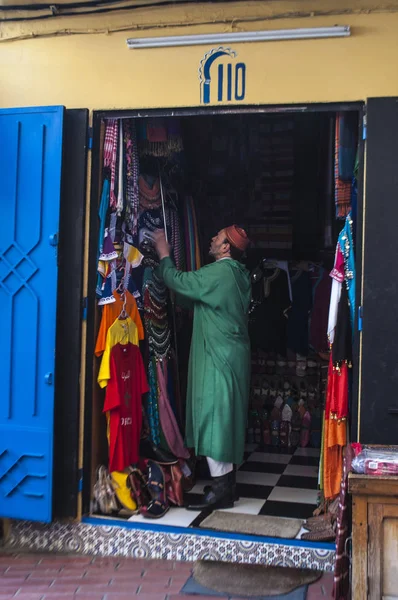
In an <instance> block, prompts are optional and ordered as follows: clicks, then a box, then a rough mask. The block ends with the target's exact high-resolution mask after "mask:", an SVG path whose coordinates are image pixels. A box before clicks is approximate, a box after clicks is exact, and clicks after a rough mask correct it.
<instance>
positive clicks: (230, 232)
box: [225, 225, 250, 252]
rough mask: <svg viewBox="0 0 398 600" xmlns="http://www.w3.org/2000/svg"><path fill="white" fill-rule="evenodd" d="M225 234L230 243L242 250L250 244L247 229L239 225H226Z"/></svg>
mask: <svg viewBox="0 0 398 600" xmlns="http://www.w3.org/2000/svg"><path fill="white" fill-rule="evenodd" d="M225 235H226V237H227V240H228V241H229V243H230V244H231V245H232V246H234V247H235V248H237V249H238V250H241V251H242V252H244V251H245V250H246V248H247V247H248V245H249V244H250V240H249V238H248V237H247V233H246V231H245V230H244V229H242V228H241V227H238V226H237V225H230V226H229V227H226V228H225Z"/></svg>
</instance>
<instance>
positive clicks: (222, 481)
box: [186, 473, 235, 511]
mask: <svg viewBox="0 0 398 600" xmlns="http://www.w3.org/2000/svg"><path fill="white" fill-rule="evenodd" d="M206 487H209V488H210V489H208V490H207V491H206V492H205V494H204V496H203V500H202V502H200V503H199V504H189V505H188V506H187V507H186V508H187V510H199V511H201V510H205V509H206V508H211V509H213V510H222V509H226V508H233V506H234V501H235V499H234V493H233V473H228V474H227V475H223V476H222V477H213V483H212V485H211V486H206Z"/></svg>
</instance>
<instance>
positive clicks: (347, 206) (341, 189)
mask: <svg viewBox="0 0 398 600" xmlns="http://www.w3.org/2000/svg"><path fill="white" fill-rule="evenodd" d="M345 122H346V121H345V117H344V115H343V114H338V115H337V116H336V130H335V162H334V189H335V204H336V219H345V218H346V217H347V215H348V214H349V212H350V210H351V181H352V177H353V174H354V173H353V170H354V162H353V163H352V169H351V176H350V177H348V180H347V178H346V177H345V176H346V175H347V169H348V165H347V163H348V160H347V156H348V154H349V152H350V149H349V148H347V147H345V146H344V144H345V143H346V138H345V136H344V127H345V126H344V123H345ZM346 151H347V152H346ZM354 161H355V148H354ZM341 175H344V178H342V177H341Z"/></svg>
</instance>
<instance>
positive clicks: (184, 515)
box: [129, 445, 320, 527]
mask: <svg viewBox="0 0 398 600" xmlns="http://www.w3.org/2000/svg"><path fill="white" fill-rule="evenodd" d="M319 456H320V450H319V449H315V448H297V449H295V450H294V449H279V448H272V447H267V448H259V447H257V446H255V445H249V446H247V448H246V454H245V462H244V463H243V464H242V465H241V467H240V469H239V471H238V472H237V477H236V479H237V491H238V494H239V497H240V500H239V501H238V502H236V503H235V506H234V508H232V509H229V511H230V512H235V513H245V514H250V515H273V516H278V517H290V518H299V519H306V518H307V517H310V516H311V515H312V513H313V511H314V510H315V508H316V502H317V495H318V492H317V488H318V469H319ZM208 483H210V482H209V481H200V482H198V483H197V484H196V485H195V487H194V488H193V489H192V491H191V492H190V493H189V494H187V502H189V503H191V502H196V501H198V500H199V499H200V494H201V493H202V491H203V488H204V486H205V485H207V484H208ZM208 515H209V511H202V512H192V511H188V510H186V509H184V508H171V509H170V510H169V512H168V513H167V514H166V515H165V516H164V517H163V518H162V519H159V520H158V521H157V523H158V524H159V525H167V526H172V527H198V526H199V525H200V523H201V522H202V521H203V520H204V519H205V518H206V517H207V516H208ZM129 521H132V522H142V523H143V522H146V521H147V520H146V519H144V518H143V517H141V516H140V515H136V516H134V517H131V518H130V519H129Z"/></svg>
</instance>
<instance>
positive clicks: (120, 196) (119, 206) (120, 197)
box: [116, 119, 124, 217]
mask: <svg viewBox="0 0 398 600" xmlns="http://www.w3.org/2000/svg"><path fill="white" fill-rule="evenodd" d="M123 164H124V160H123V119H120V121H119V166H118V190H117V202H116V212H117V216H118V217H120V215H121V214H122V212H123V208H124V177H123Z"/></svg>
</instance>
